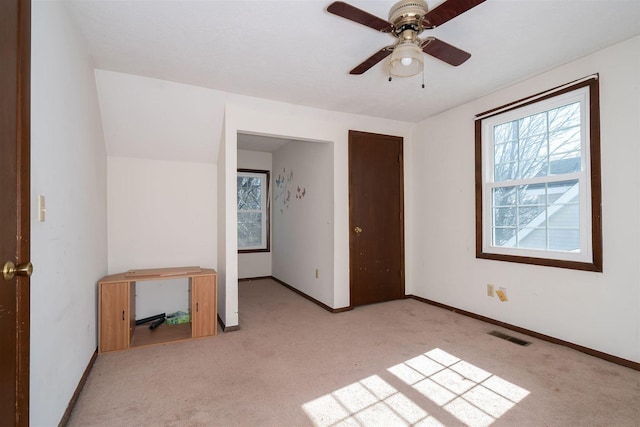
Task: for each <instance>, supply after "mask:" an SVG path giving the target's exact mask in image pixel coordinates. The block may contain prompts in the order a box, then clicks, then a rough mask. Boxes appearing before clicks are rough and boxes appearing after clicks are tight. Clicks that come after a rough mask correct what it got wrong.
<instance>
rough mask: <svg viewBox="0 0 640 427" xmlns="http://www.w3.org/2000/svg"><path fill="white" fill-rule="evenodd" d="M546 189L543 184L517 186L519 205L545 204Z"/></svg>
mask: <svg viewBox="0 0 640 427" xmlns="http://www.w3.org/2000/svg"><path fill="white" fill-rule="evenodd" d="M546 196H547V190H546V186H545V184H529V185H520V186H518V204H519V205H546V202H547V197H546Z"/></svg>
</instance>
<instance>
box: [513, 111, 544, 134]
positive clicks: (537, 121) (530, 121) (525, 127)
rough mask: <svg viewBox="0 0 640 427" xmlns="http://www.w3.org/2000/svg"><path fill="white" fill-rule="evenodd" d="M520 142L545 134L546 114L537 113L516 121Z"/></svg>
mask: <svg viewBox="0 0 640 427" xmlns="http://www.w3.org/2000/svg"><path fill="white" fill-rule="evenodd" d="M518 133H519V135H518V136H519V138H520V140H523V139H527V138H531V137H533V136H536V135H545V134H546V133H547V113H546V112H543V113H538V114H534V115H532V116H528V117H523V118H521V119H520V120H518Z"/></svg>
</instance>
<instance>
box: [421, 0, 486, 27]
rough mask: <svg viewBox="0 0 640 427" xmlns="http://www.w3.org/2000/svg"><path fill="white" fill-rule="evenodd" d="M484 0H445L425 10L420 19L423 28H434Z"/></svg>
mask: <svg viewBox="0 0 640 427" xmlns="http://www.w3.org/2000/svg"><path fill="white" fill-rule="evenodd" d="M484 1H485V0H447V1H445V2H444V3H442V4H441V5H440V6H438V7H436V8H435V9H433V10H430V11H429V12H427V14H426V15H425V16H424V18H423V19H422V25H424V27H425V28H435V27H438V26H440V25H442V24H444V23H445V22H447V21H449V20H451V19H453V18H455V17H456V16H458V15H460V14H463V13H464V12H466V11H467V10H469V9H472V8H474V7H476V6H477V5H479V4H480V3H483V2H484Z"/></svg>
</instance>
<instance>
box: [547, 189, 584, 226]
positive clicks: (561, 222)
mask: <svg viewBox="0 0 640 427" xmlns="http://www.w3.org/2000/svg"><path fill="white" fill-rule="evenodd" d="M576 199H577V197H576ZM556 207H557V210H555V212H554V213H553V215H551V216H550V217H549V227H554V228H555V227H558V228H572V229H576V230H578V229H580V205H578V203H577V200H576V203H564V204H561V205H556Z"/></svg>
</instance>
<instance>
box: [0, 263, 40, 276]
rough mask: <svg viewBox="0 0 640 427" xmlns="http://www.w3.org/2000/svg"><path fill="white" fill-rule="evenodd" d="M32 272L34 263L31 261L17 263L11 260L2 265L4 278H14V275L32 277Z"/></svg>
mask: <svg viewBox="0 0 640 427" xmlns="http://www.w3.org/2000/svg"><path fill="white" fill-rule="evenodd" d="M32 274H33V264H31V263H30V262H25V263H22V264H18V265H15V264H14V263H12V262H11V261H7V262H5V263H4V266H3V267H2V275H3V276H4V280H11V279H13V276H27V277H30V276H31V275H32Z"/></svg>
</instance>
